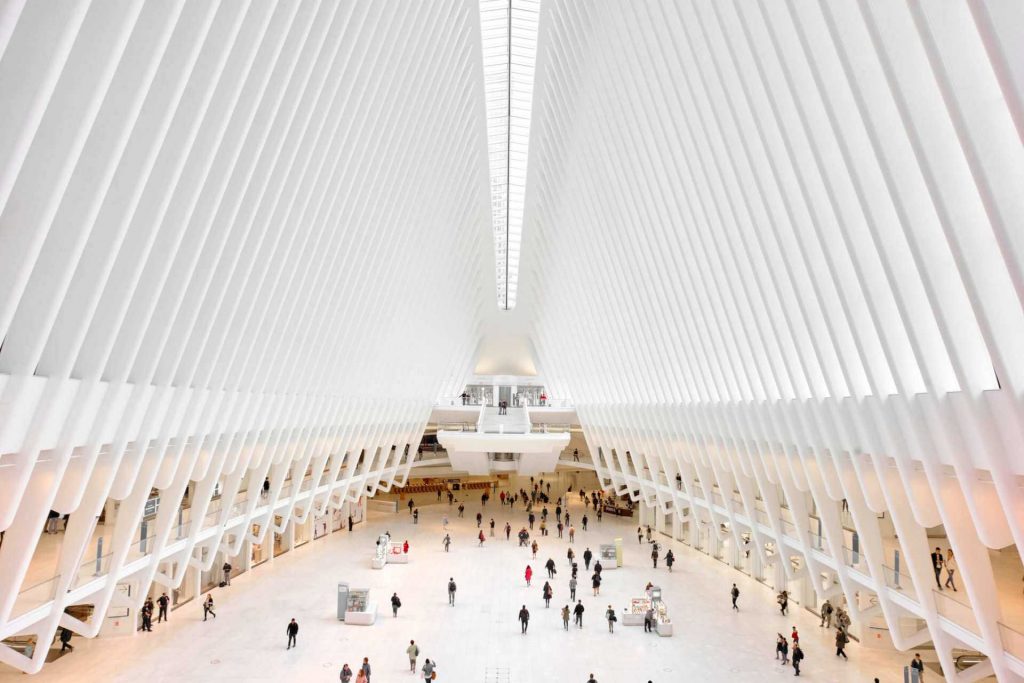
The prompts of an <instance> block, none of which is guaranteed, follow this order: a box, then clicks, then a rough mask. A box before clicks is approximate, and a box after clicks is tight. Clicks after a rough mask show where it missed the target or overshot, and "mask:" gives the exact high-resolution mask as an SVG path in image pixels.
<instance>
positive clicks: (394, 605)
mask: <svg viewBox="0 0 1024 683" xmlns="http://www.w3.org/2000/svg"><path fill="white" fill-rule="evenodd" d="M401 606H402V601H401V600H400V599H399V598H398V593H392V594H391V613H392V614H393V615H395V616H396V617H397V616H398V608H399V607H401Z"/></svg>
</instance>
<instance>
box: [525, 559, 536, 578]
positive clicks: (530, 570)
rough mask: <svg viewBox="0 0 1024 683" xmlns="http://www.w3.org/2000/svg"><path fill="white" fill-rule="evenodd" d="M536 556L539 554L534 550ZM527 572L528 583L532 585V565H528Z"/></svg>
mask: <svg viewBox="0 0 1024 683" xmlns="http://www.w3.org/2000/svg"><path fill="white" fill-rule="evenodd" d="M536 556H537V553H536V552H534V557H536ZM525 574H526V585H527V586H529V585H530V579H532V578H533V567H531V566H530V565H526V572H525Z"/></svg>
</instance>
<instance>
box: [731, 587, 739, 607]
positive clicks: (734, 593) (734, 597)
mask: <svg viewBox="0 0 1024 683" xmlns="http://www.w3.org/2000/svg"><path fill="white" fill-rule="evenodd" d="M729 593H730V595H732V608H733V609H734V610H736V611H737V612H739V611H740V608H739V607H737V606H736V601H737V600H739V598H740V589H739V588H737V587H736V584H735V583H734V584H733V585H732V590H731V591H730V592H729Z"/></svg>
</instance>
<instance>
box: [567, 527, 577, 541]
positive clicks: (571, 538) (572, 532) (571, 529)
mask: <svg viewBox="0 0 1024 683" xmlns="http://www.w3.org/2000/svg"><path fill="white" fill-rule="evenodd" d="M575 540H576V527H574V526H571V527H569V543H572V542H573V541H575Z"/></svg>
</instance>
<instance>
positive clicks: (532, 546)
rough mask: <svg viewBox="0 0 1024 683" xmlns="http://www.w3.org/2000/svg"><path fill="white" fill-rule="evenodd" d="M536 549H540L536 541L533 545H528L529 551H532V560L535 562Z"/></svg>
mask: <svg viewBox="0 0 1024 683" xmlns="http://www.w3.org/2000/svg"><path fill="white" fill-rule="evenodd" d="M538 548H540V546H539V545H538V544H537V541H534V542H533V543H531V544H530V550H532V551H533V559H535V560H536V559H537V549H538Z"/></svg>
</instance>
